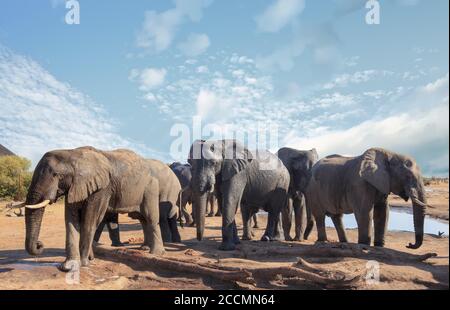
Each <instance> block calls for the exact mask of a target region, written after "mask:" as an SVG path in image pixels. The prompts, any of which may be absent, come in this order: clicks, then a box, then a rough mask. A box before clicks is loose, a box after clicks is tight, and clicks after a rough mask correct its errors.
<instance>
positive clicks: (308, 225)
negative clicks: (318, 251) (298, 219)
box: [303, 197, 314, 240]
mask: <svg viewBox="0 0 450 310" xmlns="http://www.w3.org/2000/svg"><path fill="white" fill-rule="evenodd" d="M305 212H306V227H305V233H304V235H303V239H304V240H308V238H309V235H310V234H311V231H312V229H313V228H314V216H313V215H312V212H311V208H309V206H308V203H307V201H306V197H305Z"/></svg>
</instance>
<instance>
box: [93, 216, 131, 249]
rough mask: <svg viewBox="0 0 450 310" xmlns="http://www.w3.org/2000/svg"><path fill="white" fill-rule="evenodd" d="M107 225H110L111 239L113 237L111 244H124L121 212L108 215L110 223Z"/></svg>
mask: <svg viewBox="0 0 450 310" xmlns="http://www.w3.org/2000/svg"><path fill="white" fill-rule="evenodd" d="M106 225H107V227H108V233H109V239H111V246H113V247H120V246H123V245H124V244H123V243H122V242H120V226H119V213H113V214H110V215H108V223H107V224H106ZM94 240H95V239H94Z"/></svg>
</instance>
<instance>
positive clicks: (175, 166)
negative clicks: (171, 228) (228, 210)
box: [169, 162, 221, 226]
mask: <svg viewBox="0 0 450 310" xmlns="http://www.w3.org/2000/svg"><path fill="white" fill-rule="evenodd" d="M169 167H170V169H172V171H173V172H174V173H175V175H176V176H177V177H178V180H179V181H180V184H181V188H182V190H181V205H180V216H182V217H184V219H185V221H186V225H188V226H194V225H195V221H194V219H193V217H192V216H191V215H190V214H189V212H188V211H187V209H186V205H187V204H188V203H189V204H192V190H191V187H190V185H191V179H192V173H191V165H190V164H182V163H180V162H174V163H172V164H170V166H169ZM207 201H208V204H207V208H206V211H205V212H206V213H207V215H208V216H221V213H220V208H217V212H216V213H215V214H214V209H215V207H214V206H217V198H216V195H215V193H209V194H208V199H207ZM208 206H209V211H208Z"/></svg>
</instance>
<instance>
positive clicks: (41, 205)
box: [8, 199, 50, 209]
mask: <svg viewBox="0 0 450 310" xmlns="http://www.w3.org/2000/svg"><path fill="white" fill-rule="evenodd" d="M49 203H50V200H48V199H47V200H44V201H43V202H41V203H38V204H35V205H27V204H26V203H25V202H20V203H18V204H13V205H11V206H9V207H8V208H9V209H22V208H25V209H40V208H45V207H46V206H48V204H49Z"/></svg>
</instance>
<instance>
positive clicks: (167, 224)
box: [129, 159, 181, 249]
mask: <svg viewBox="0 0 450 310" xmlns="http://www.w3.org/2000/svg"><path fill="white" fill-rule="evenodd" d="M147 161H148V163H149V166H150V167H152V170H151V174H152V175H153V176H154V177H155V179H156V180H157V181H158V183H159V187H158V188H159V226H160V228H161V237H162V239H163V242H181V237H180V233H179V232H178V227H177V205H178V204H179V201H178V200H179V196H180V192H181V185H180V182H179V181H178V178H177V176H176V175H175V173H173V171H172V170H171V169H170V168H169V167H168V166H167V165H166V164H164V163H162V162H160V161H158V160H153V159H147ZM129 216H130V217H131V218H134V219H137V220H139V221H140V222H141V224H142V227H144V222H143V220H144V219H143V218H142V216H141V215H140V214H139V213H130V214H129ZM144 236H145V235H144ZM147 247H148V243H147V240H145V238H144V245H143V249H147Z"/></svg>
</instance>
